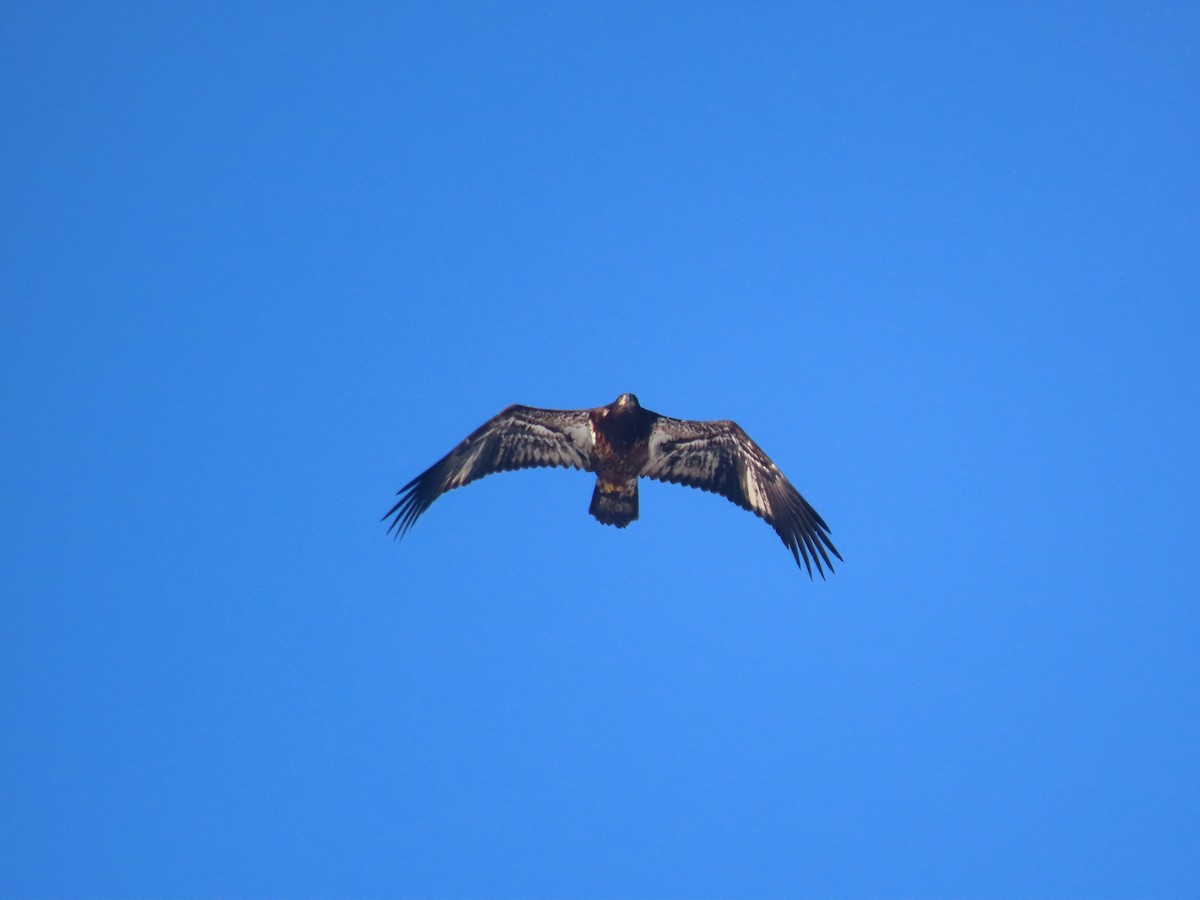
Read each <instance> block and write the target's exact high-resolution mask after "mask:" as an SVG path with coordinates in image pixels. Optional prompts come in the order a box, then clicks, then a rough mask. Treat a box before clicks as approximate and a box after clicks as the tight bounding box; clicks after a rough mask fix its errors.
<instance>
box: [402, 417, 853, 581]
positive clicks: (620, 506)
mask: <svg viewBox="0 0 1200 900" xmlns="http://www.w3.org/2000/svg"><path fill="white" fill-rule="evenodd" d="M539 466H546V467H551V468H552V467H556V466H562V467H564V468H565V467H572V468H576V469H583V470H584V471H585V472H595V473H596V489H595V491H594V492H593V493H592V505H591V506H590V507H589V508H588V512H590V513H591V514H592V515H593V516H595V517H596V519H598V520H599V521H600V522H602V523H603V524H605V525H615V526H616V527H617V528H624V527H625V526H627V525H628V524H629V523H630V522H632V521H633V520H634V519H636V518H637V517H638V479H639V478H653V479H655V480H656V481H669V482H673V483H675V484H684V485H687V486H688V487H694V488H700V490H702V491H711V492H712V493H714V494H720V495H721V496H722V497H725V498H726V499H727V500H731V501H733V502H734V503H736V504H737V505H738V506H740V507H742V508H743V509H748V510H750V512H752V513H754V514H755V515H756V516H758V517H760V518H761V519H763V520H765V521H766V522H767V524H768V525H770V526H771V527H772V528H774V529H775V531H776V532H777V533H778V534H779V537H780V538H781V539H782V540H783V543H784V544H785V545H786V546H787V548H788V549H789V550H791V551H792V556H794V557H795V559H796V565H798V566H801V567H802V568H804V569H805V570H807V571H808V577H809V578H812V574H813V568H814V567H815V568H816V570H817V573H818V574H819V575H820V576H821V577H822V578H824V577H825V568H828V569H829V571H830V572H832V571H833V563H832V561H831V560H830V558H829V554H830V553H832V554H833V555H834V556H836V557H837V558H838V559H839V560H841V558H842V557H841V554H840V553H838V552H837V548H836V547H834V546H833V542H832V541H831V540H830V539H829V526H828V525H826V524H825V521H824V520H823V519H822V518H821V517H820V516H819V515H817V511H816V510H815V509H813V508H812V507H811V506H809V504H808V501H807V500H805V499H804V498H803V497H801V496H800V493H799V491H797V490H796V489H795V488H794V487H792V484H791V482H790V481H788V480H787V478H786V477H784V474H783V472H781V471H779V467H778V466H777V465H775V463H773V462H772V461H771V459H770V457H768V456H767V454H765V453H763V451H762V449H761V448H760V447H759V446H758V444H756V443H754V441H752V440H751V439H750V436H749V435H748V434H746V432H744V431H742V429H741V428H739V427H738V426H737V424H735V423H734V422H730V421H717V422H692V421H688V420H686V419H671V418H668V417H667V416H660V415H659V414H658V413H656V412H651V411H650V410H648V409H646V408H644V407H643V406H642V405H641V404H640V403H638V398H637V397H635V396H634V395H633V394H622V395H621V396H620V397H618V398H617V399H616V400H614V401H613V402H612V403H610V404H609V405H608V406H600V407H597V408H595V409H538V408H536V407H532V406H516V405H514V406H510V407H508V408H507V409H505V410H504V411H503V412H501V413H500V414H499V415H497V416H495V417H494V418H492V419H489V420H488V421H487V422H485V423H484V424H483V425H482V426H480V427H479V428H478V429H476V430H475V431H474V432H472V433H471V434H470V435H469V436H468V437H467V439H466V440H464V441H463V442H462V443H461V444H459V445H458V446H457V447H455V448H454V449H453V450H451V451H450V452H449V453H447V454H446V455H445V456H444V457H442V459H440V460H439V461H438V462H436V463H434V464H433V465H432V466H430V467H429V468H428V469H426V470H425V471H424V472H422V473H421V474H420V475H418V476H417V477H416V478H414V479H413V480H412V481H410V482H409V483H408V484H406V485H405V486H404V487H402V488H401V489H400V490H399V491H397V492H396V493H397V495H398V496H399V497H400V499H399V501H397V503H396V505H395V506H393V507H392V508H391V509H390V510H388V512H387V513H386V514H385V515H384V517H383V518H384V520H387V519H391V520H392V523H391V525H390V526H388V533H389V534H391V533H392V532H393V531H395V533H396V536H397V537H400V536H401V535H403V534H404V533H405V532H407V531H408V529H409V528H411V527H412V525H413V523H414V522H416V520H417V517H418V516H420V515H421V513H423V512H425V510H427V509H428V508H429V506H430V504H432V503H433V501H434V500H436V499H437V498H438V497H440V496H441V495H442V494H444V493H446V492H447V491H450V490H453V489H454V488H457V487H462V486H463V485H464V484H469V483H470V482H472V481H475V480H476V479H477V478H482V477H483V476H484V475H490V474H492V473H493V472H505V471H509V470H512V469H532V468H537V467H539Z"/></svg>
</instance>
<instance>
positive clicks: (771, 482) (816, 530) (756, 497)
mask: <svg viewBox="0 0 1200 900" xmlns="http://www.w3.org/2000/svg"><path fill="white" fill-rule="evenodd" d="M649 450H650V455H649V459H648V460H647V462H646V466H645V468H644V469H643V470H642V472H641V474H642V475H644V476H645V477H647V478H654V479H656V480H658V481H669V482H673V483H675V484H686V485H687V486H688V487H695V488H700V490H702V491H711V492H713V493H714V494H720V495H721V496H722V497H725V498H726V499H728V500H732V501H733V502H734V503H736V504H737V505H738V506H740V507H742V509H748V510H750V512H752V513H754V514H755V515H756V516H759V517H761V518H762V519H764V520H766V522H767V523H768V524H769V525H770V526H771V527H772V528H774V529H775V531H776V532H778V534H779V537H780V538H782V539H783V543H784V544H785V545H786V546H787V548H788V549H789V550H791V551H792V556H794V557H795V558H796V565H800V566H803V568H805V569H807V570H808V577H809V578H812V573H813V566H816V569H817V573H818V574H819V575H820V576H821V577H822V578H824V577H825V570H824V568H823V567H822V565H821V563H822V561H824V564H825V566H828V567H829V571H830V572H832V571H833V563H832V562H831V561H830V559H829V554H830V553H832V554H833V555H834V556H836V557H837V558H838V559H839V560H840V559H841V558H842V557H841V554H839V553H838V552H837V548H836V547H834V546H833V542H832V541H831V540H830V539H829V526H828V525H826V524H825V522H824V520H823V519H822V518H821V517H820V516H819V515H817V511H816V510H815V509H813V508H812V507H811V506H809V505H808V501H807V500H805V499H804V498H803V497H801V496H800V492H799V491H797V490H796V489H795V488H794V487H792V484H791V482H790V481H788V480H787V478H786V477H784V474H783V473H782V472H781V471H779V467H778V466H777V465H775V463H773V462H771V458H770V457H769V456H767V454H765V453H763V451H762V449H761V448H760V447H759V446H758V444H756V443H754V441H752V440H751V439H750V436H749V435H748V434H746V432H744V431H742V429H741V428H739V427H738V426H737V425H736V424H735V423H733V422H688V421H684V420H681V419H670V418H667V417H666V416H662V417H660V418H659V419H658V421H657V422H655V424H654V428H653V430H652V431H651V432H650V446H649ZM826 551H828V552H826Z"/></svg>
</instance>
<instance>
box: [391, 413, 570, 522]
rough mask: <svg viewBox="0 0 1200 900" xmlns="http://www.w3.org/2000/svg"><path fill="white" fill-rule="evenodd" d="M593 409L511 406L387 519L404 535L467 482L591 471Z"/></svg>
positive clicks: (409, 490) (411, 489) (415, 484)
mask: <svg viewBox="0 0 1200 900" xmlns="http://www.w3.org/2000/svg"><path fill="white" fill-rule="evenodd" d="M589 413H590V411H589V410H586V409H583V410H565V409H564V410H559V409H537V408H535V407H532V406H510V407H508V408H507V409H505V410H504V411H503V412H501V413H500V414H499V415H497V416H495V417H494V418H492V419H489V420H488V421H487V422H485V423H484V424H483V425H481V426H480V427H479V428H477V429H476V430H475V431H474V432H472V433H471V434H470V436H468V437H467V439H466V440H464V441H463V442H462V443H461V444H459V445H458V446H457V447H455V448H454V449H453V450H451V451H450V452H449V453H447V454H446V455H445V456H444V457H442V459H441V460H439V461H438V462H437V463H435V464H434V465H432V466H430V467H429V468H428V469H426V470H425V471H424V472H422V473H421V474H420V475H418V476H417V477H416V478H414V479H413V480H412V481H410V482H409V483H408V484H406V485H405V486H404V487H402V488H400V490H399V491H397V492H396V493H397V494H398V495H399V497H400V499H399V501H397V503H396V505H395V506H393V507H392V508H391V509H390V510H388V512H387V514H386V515H385V516H384V517H383V518H384V519H392V524H391V525H390V526H389V527H388V533H389V534H390V533H391V532H392V531H393V530H395V532H396V536H397V537H400V536H401V535H403V534H404V533H405V532H406V531H408V529H409V528H411V527H412V525H413V522H415V521H416V520H417V517H418V516H420V515H421V513H423V512H425V510H427V509H428V508H429V505H430V504H431V503H433V501H434V500H436V499H437V498H438V497H440V496H441V495H442V494H444V493H446V491H450V490H453V489H454V488H456V487H462V486H463V485H464V484H469V483H470V482H472V481H474V480H476V479H477V478H482V477H483V476H484V475H490V474H492V473H493V472H505V471H509V470H511V469H532V468H537V467H539V466H548V467H554V466H563V467H574V468H576V469H583V470H585V471H589V472H590V471H591V469H592V462H591V458H592V429H591V421H590V418H589Z"/></svg>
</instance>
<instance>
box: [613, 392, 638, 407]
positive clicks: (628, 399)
mask: <svg viewBox="0 0 1200 900" xmlns="http://www.w3.org/2000/svg"><path fill="white" fill-rule="evenodd" d="M640 406H641V404H640V403H638V398H637V397H636V396H635V395H633V394H622V395H621V396H620V397H618V398H617V409H637V408H638V407H640Z"/></svg>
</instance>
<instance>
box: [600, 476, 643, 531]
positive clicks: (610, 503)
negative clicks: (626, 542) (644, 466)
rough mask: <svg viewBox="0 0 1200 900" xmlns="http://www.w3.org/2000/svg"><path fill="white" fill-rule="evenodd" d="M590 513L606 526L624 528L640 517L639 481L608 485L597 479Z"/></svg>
mask: <svg viewBox="0 0 1200 900" xmlns="http://www.w3.org/2000/svg"><path fill="white" fill-rule="evenodd" d="M588 512H590V513H591V514H592V515H593V516H595V517H596V519H597V520H598V521H600V522H602V523H603V524H605V525H615V526H617V527H618V528H624V527H625V526H626V525H628V524H629V523H630V522H632V521H633V520H634V519H636V518H637V517H638V485H637V479H636V478H634V479H633V480H631V481H629V482H628V483H626V484H606V483H605V482H604V481H602V480H601V479H599V478H597V479H596V490H595V491H594V492H593V493H592V505H591V506H590V507H588Z"/></svg>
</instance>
